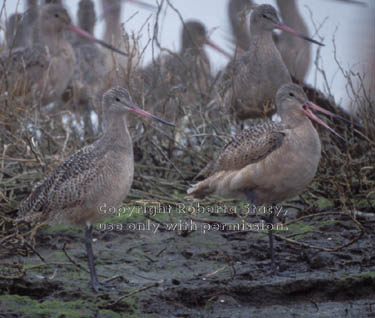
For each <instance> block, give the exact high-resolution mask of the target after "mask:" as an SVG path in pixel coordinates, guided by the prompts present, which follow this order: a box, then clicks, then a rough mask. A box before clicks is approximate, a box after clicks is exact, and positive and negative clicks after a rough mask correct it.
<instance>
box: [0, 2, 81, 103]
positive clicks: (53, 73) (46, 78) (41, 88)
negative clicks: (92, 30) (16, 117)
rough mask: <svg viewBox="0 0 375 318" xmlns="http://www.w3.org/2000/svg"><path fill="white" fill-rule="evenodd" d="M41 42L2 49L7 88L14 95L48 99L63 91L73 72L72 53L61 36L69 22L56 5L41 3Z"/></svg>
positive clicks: (47, 100)
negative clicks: (7, 50)
mask: <svg viewBox="0 0 375 318" xmlns="http://www.w3.org/2000/svg"><path fill="white" fill-rule="evenodd" d="M39 23H40V25H39V30H40V40H41V43H36V44H35V45H33V46H31V47H23V48H19V49H17V50H13V51H11V54H8V52H5V54H3V55H2V56H1V57H0V58H1V59H2V61H3V63H2V66H4V65H5V66H6V67H5V68H2V69H0V72H1V75H2V76H4V73H5V72H6V73H7V75H8V80H9V81H10V84H9V89H10V91H11V92H12V94H14V95H15V96H17V95H21V96H23V95H24V94H25V93H26V94H27V96H30V97H33V98H36V99H37V100H41V101H42V102H50V101H53V100H55V99H57V98H58V97H60V95H61V94H62V92H63V91H64V90H65V88H66V86H67V84H68V82H69V80H70V78H71V76H72V74H73V67H74V63H75V56H74V52H73V49H72V47H71V45H70V44H69V43H68V41H66V40H65V38H64V31H65V30H66V29H67V27H68V26H69V25H70V23H71V21H70V17H69V15H68V13H67V11H66V10H65V9H64V8H63V7H61V6H59V5H46V6H44V7H42V9H41V13H40V19H39ZM0 67H1V66H0Z"/></svg>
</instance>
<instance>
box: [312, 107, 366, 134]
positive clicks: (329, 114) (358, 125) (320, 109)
mask: <svg viewBox="0 0 375 318" xmlns="http://www.w3.org/2000/svg"><path fill="white" fill-rule="evenodd" d="M308 103H311V102H308ZM311 104H312V106H311V107H312V108H314V107H315V109H316V110H317V111H320V112H321V113H323V114H325V115H328V116H332V117H334V118H337V119H340V120H342V121H345V122H347V123H348V124H353V125H355V126H357V127H359V128H363V126H362V125H360V124H358V123H356V122H355V121H351V120H348V119H346V118H344V117H341V116H340V115H337V114H334V113H331V112H330V111H328V110H326V109H324V108H322V107H320V106H318V105H315V104H313V103H311ZM316 107H317V108H316ZM318 108H319V109H318Z"/></svg>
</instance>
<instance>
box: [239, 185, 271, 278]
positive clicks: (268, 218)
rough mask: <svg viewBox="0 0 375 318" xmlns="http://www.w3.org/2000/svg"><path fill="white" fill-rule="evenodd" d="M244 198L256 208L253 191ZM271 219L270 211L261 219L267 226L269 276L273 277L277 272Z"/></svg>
mask: <svg viewBox="0 0 375 318" xmlns="http://www.w3.org/2000/svg"><path fill="white" fill-rule="evenodd" d="M246 196H247V199H248V200H249V202H250V204H253V205H255V206H257V200H256V195H255V192H254V191H251V190H249V191H247V192H246ZM273 217H274V213H273V211H272V212H271V213H270V214H269V215H265V216H264V217H263V219H264V221H265V222H266V224H269V228H268V240H269V247H270V258H271V274H272V275H275V274H276V273H277V271H276V264H275V255H274V250H273V231H272V228H273Z"/></svg>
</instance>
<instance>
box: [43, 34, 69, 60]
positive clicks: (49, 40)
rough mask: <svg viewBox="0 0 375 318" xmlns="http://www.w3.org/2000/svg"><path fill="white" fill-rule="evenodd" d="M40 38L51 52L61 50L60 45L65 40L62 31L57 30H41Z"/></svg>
mask: <svg viewBox="0 0 375 318" xmlns="http://www.w3.org/2000/svg"><path fill="white" fill-rule="evenodd" d="M41 40H42V42H43V43H44V45H47V46H48V49H49V50H50V52H51V53H52V54H55V53H58V52H59V51H60V50H61V47H62V46H64V45H65V43H66V42H67V41H66V40H65V39H64V36H63V31H62V30H61V31H59V32H57V33H56V32H50V30H43V31H42V32H41Z"/></svg>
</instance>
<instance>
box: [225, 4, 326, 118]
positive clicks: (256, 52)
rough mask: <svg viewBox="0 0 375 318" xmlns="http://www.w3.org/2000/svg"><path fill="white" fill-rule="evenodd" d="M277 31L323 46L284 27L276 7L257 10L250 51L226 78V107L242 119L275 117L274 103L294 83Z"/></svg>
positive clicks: (252, 22) (232, 64)
mask: <svg viewBox="0 0 375 318" xmlns="http://www.w3.org/2000/svg"><path fill="white" fill-rule="evenodd" d="M274 29H280V30H282V31H284V32H288V33H291V34H293V35H294V36H298V37H300V38H303V39H305V40H308V41H311V42H314V43H316V44H319V45H322V44H321V43H319V42H317V41H315V40H312V39H310V38H308V37H307V36H305V35H303V34H301V33H297V32H296V31H294V30H293V29H291V28H289V27H287V26H286V25H283V24H281V23H280V20H279V18H278V16H277V13H276V10H275V9H274V7H272V6H270V5H260V6H257V7H255V8H254V10H253V12H252V14H251V17H250V32H251V37H250V46H249V49H248V51H247V52H245V53H243V54H241V55H239V56H238V57H237V58H235V59H234V60H232V61H231V62H230V63H229V65H228V66H227V68H226V70H225V71H224V74H223V76H222V86H223V89H224V105H225V106H226V107H228V108H229V109H230V110H231V111H232V112H234V114H235V116H236V117H237V118H238V119H242V120H244V119H247V118H257V117H264V116H269V115H271V114H272V113H273V112H274V111H275V109H274V105H273V102H274V97H275V95H276V92H277V90H278V89H279V88H280V87H281V86H282V85H283V84H285V83H290V82H291V77H290V74H289V72H288V69H287V67H286V66H285V64H284V62H283V60H282V58H281V55H280V53H279V51H278V49H277V48H276V46H275V43H274V41H273V38H272V31H273V30H274Z"/></svg>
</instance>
